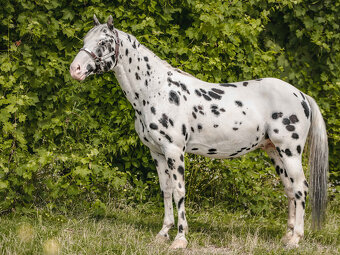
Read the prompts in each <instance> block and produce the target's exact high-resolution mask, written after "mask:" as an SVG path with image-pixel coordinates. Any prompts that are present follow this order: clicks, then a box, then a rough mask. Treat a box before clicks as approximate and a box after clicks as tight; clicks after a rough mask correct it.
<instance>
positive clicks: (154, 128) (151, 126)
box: [149, 123, 158, 130]
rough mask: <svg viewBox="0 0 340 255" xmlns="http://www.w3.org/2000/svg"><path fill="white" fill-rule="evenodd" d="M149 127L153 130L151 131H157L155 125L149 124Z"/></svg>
mask: <svg viewBox="0 0 340 255" xmlns="http://www.w3.org/2000/svg"><path fill="white" fill-rule="evenodd" d="M149 127H150V128H151V129H153V130H157V129H158V126H157V125H156V124H155V123H151V124H150V125H149Z"/></svg>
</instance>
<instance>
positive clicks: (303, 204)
mask: <svg viewBox="0 0 340 255" xmlns="http://www.w3.org/2000/svg"><path fill="white" fill-rule="evenodd" d="M301 204H302V208H303V209H305V207H306V205H305V201H302V202H301Z"/></svg>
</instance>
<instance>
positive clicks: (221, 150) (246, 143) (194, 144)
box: [186, 125, 266, 158]
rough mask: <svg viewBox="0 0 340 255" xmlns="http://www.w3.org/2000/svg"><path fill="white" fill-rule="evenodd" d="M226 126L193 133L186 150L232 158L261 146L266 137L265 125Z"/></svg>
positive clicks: (198, 153)
mask: <svg viewBox="0 0 340 255" xmlns="http://www.w3.org/2000/svg"><path fill="white" fill-rule="evenodd" d="M227 129H228V128H224V127H223V126H222V127H220V129H219V130H216V129H215V130H211V131H210V132H201V133H196V134H192V135H191V137H190V139H189V141H188V143H187V148H186V152H189V153H194V154H197V155H202V156H208V157H212V158H232V157H238V156H241V155H244V154H246V153H248V152H250V151H252V150H255V149H256V148H258V147H260V146H261V145H262V144H263V143H264V141H265V139H266V134H265V127H264V126H261V125H252V126H248V127H242V128H241V127H238V128H236V127H234V128H230V127H229V129H230V130H227Z"/></svg>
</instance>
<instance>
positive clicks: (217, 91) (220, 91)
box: [211, 88, 224, 95]
mask: <svg viewBox="0 0 340 255" xmlns="http://www.w3.org/2000/svg"><path fill="white" fill-rule="evenodd" d="M211 90H212V91H214V92H216V93H217V94H221V95H222V94H224V91H223V90H222V89H216V88H212V89H211Z"/></svg>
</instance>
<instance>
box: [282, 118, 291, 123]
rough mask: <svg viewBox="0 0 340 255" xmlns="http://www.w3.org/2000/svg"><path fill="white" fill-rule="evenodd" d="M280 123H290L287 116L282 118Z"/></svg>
mask: <svg viewBox="0 0 340 255" xmlns="http://www.w3.org/2000/svg"><path fill="white" fill-rule="evenodd" d="M282 123H283V125H289V124H290V120H289V119H288V118H284V119H283V120H282Z"/></svg>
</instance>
